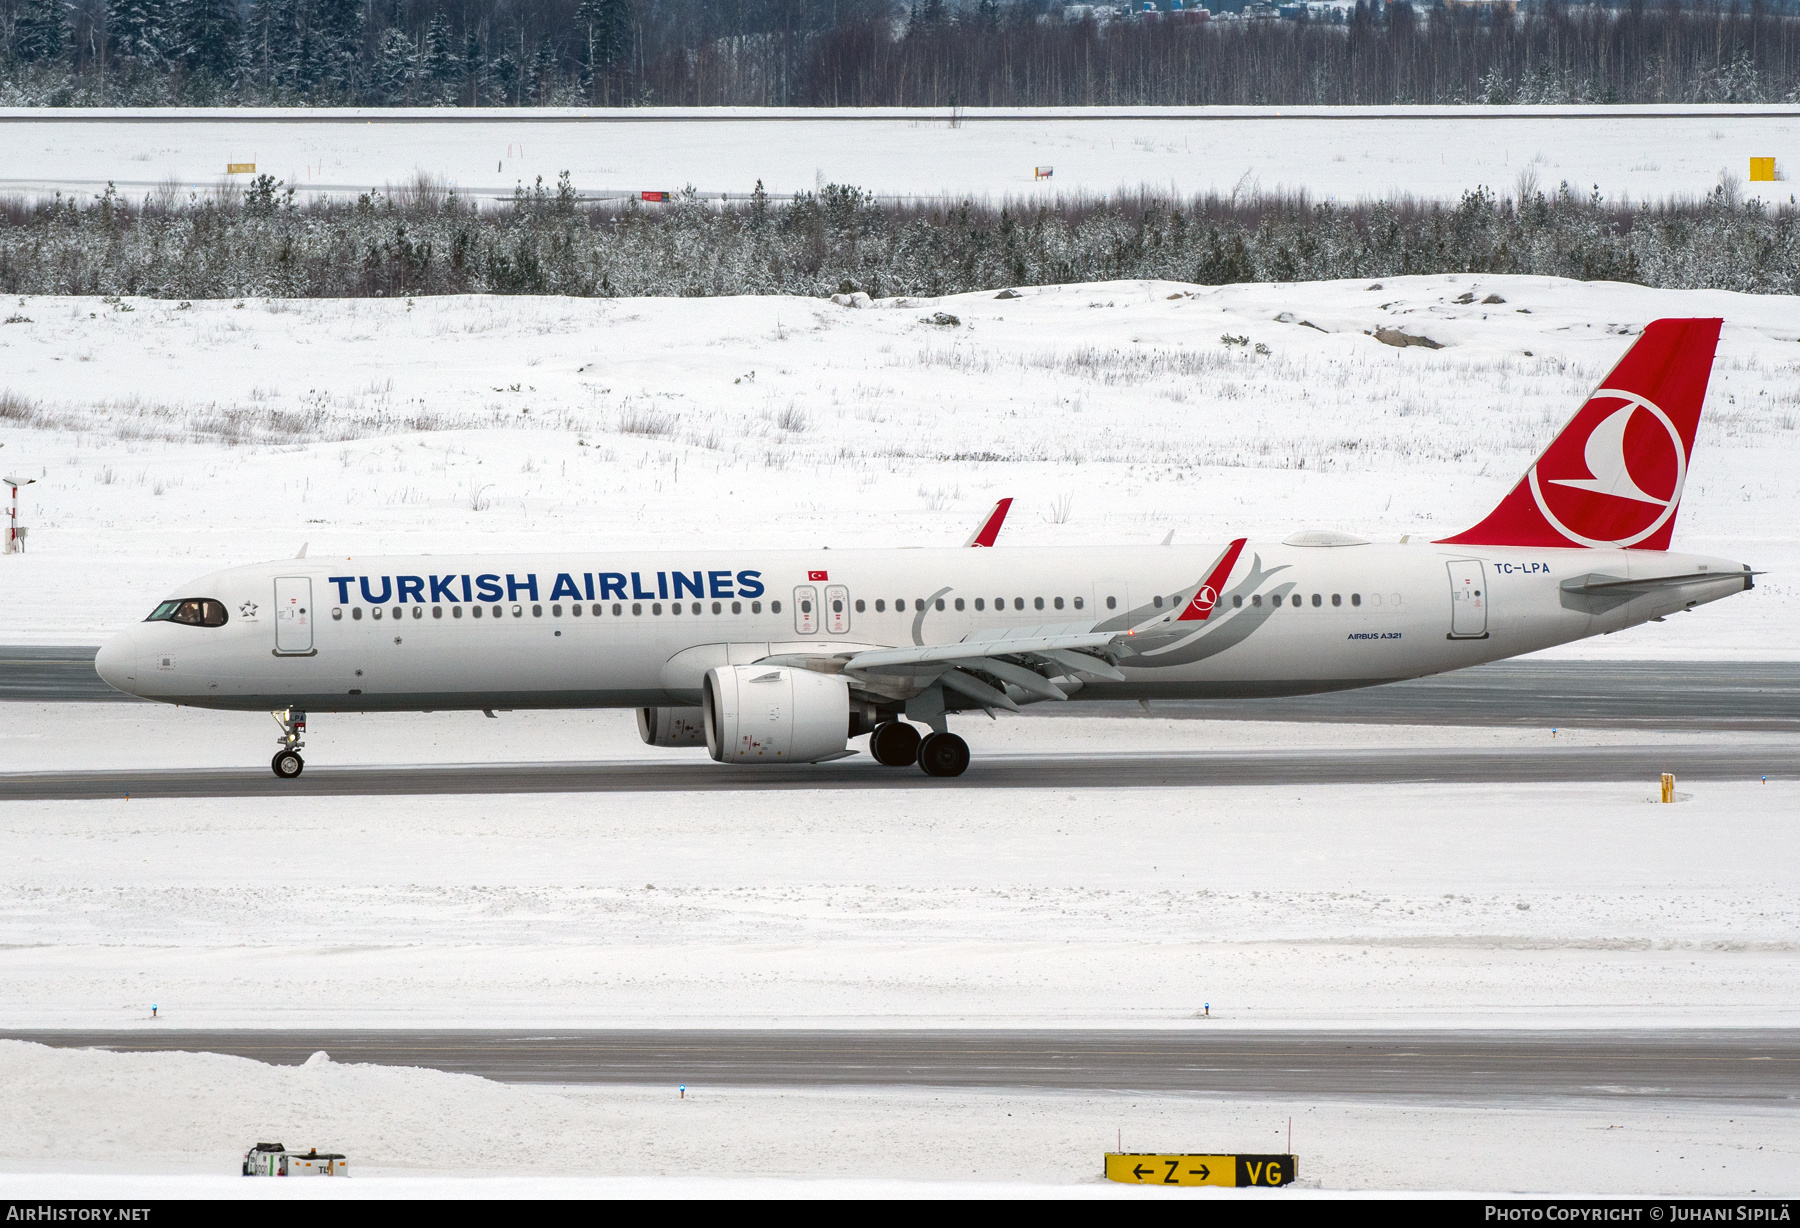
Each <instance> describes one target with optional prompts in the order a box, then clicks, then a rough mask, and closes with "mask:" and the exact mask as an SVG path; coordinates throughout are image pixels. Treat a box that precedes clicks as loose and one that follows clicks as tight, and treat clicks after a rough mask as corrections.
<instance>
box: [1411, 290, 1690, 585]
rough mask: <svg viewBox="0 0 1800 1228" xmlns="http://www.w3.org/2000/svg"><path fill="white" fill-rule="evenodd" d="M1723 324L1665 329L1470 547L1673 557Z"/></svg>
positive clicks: (1652, 334)
mask: <svg viewBox="0 0 1800 1228" xmlns="http://www.w3.org/2000/svg"><path fill="white" fill-rule="evenodd" d="M1723 323H1724V321H1722V320H1656V321H1654V322H1653V323H1651V324H1649V325H1648V326H1647V327H1645V329H1644V335H1643V336H1641V337H1639V338H1638V340H1637V343H1636V344H1635V345H1633V346H1632V347H1631V349H1630V350H1628V351H1626V354H1625V357H1624V358H1622V359H1620V360H1619V365H1618V366H1616V367H1614V368H1613V369H1612V373H1611V374H1610V375H1608V376H1607V377H1606V378H1605V379H1604V380H1602V381H1601V383H1600V387H1599V388H1598V389H1597V390H1596V391H1595V392H1594V393H1593V395H1592V396H1590V397H1589V398H1588V400H1587V404H1585V405H1583V406H1582V407H1581V409H1580V411H1579V412H1577V413H1576V415H1575V416H1574V417H1573V418H1571V419H1570V420H1569V424H1568V425H1567V426H1565V427H1564V428H1563V430H1562V434H1560V435H1558V436H1557V437H1556V438H1555V440H1553V441H1552V442H1551V444H1550V446H1549V447H1548V448H1546V449H1544V454H1543V455H1542V456H1540V457H1538V458H1537V460H1536V462H1534V463H1533V464H1532V466H1531V468H1530V469H1529V470H1527V471H1526V473H1525V476H1524V477H1523V478H1521V479H1520V481H1519V484H1518V485H1517V486H1515V487H1513V489H1512V493H1511V494H1509V495H1507V496H1506V498H1504V499H1502V500H1501V501H1500V506H1498V507H1496V508H1495V509H1494V510H1493V511H1492V512H1490V513H1488V516H1487V519H1485V520H1483V521H1482V522H1481V523H1480V524H1478V525H1476V526H1475V527H1474V528H1472V529H1469V530H1467V531H1465V532H1462V533H1458V534H1457V535H1456V536H1455V537H1446V538H1444V539H1443V542H1444V543H1445V544H1453V545H1466V546H1563V547H1567V546H1589V547H1594V548H1598V549H1608V550H1612V549H1622V548H1623V549H1634V550H1667V549H1668V548H1669V538H1670V536H1671V535H1672V534H1673V533H1674V531H1675V513H1676V510H1677V509H1678V508H1679V507H1680V506H1681V488H1682V485H1683V484H1684V483H1685V482H1686V481H1687V467H1688V457H1689V456H1691V455H1692V454H1693V449H1694V431H1695V429H1696V428H1697V427H1698V426H1699V425H1700V407H1701V404H1702V403H1703V402H1704V401H1705V400H1706V381H1707V378H1708V377H1709V376H1710V375H1711V373H1712V362H1713V351H1714V350H1715V349H1716V348H1717V346H1718V344H1719V328H1720V326H1721V325H1722V324H1723Z"/></svg>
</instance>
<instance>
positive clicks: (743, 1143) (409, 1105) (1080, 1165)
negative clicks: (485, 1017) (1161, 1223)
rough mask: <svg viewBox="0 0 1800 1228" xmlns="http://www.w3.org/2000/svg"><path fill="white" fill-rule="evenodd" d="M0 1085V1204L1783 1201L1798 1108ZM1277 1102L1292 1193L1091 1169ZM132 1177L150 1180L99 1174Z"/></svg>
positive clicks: (64, 1079)
mask: <svg viewBox="0 0 1800 1228" xmlns="http://www.w3.org/2000/svg"><path fill="white" fill-rule="evenodd" d="M0 1084H3V1085H4V1086H5V1087H6V1088H7V1091H8V1097H7V1100H8V1111H7V1113H6V1114H5V1115H4V1116H3V1117H0V1199H14V1198H16V1199H37V1198H121V1199H131V1198H139V1199H142V1198H156V1197H162V1198H194V1197H214V1198H218V1197H227V1198H245V1197H270V1198H275V1197H280V1198H344V1197H361V1198H369V1197H377V1198H397V1197H456V1198H515V1197H563V1198H567V1197H630V1198H641V1197H688V1198H692V1197H730V1198H794V1197H800V1198H831V1197H846V1196H849V1197H939V1198H942V1197H956V1198H969V1197H977V1198H983V1197H985V1198H1018V1197H1033V1196H1037V1197H1058V1198H1067V1197H1109V1196H1111V1197H1136V1198H1146V1197H1155V1198H1162V1197H1169V1196H1171V1195H1173V1196H1175V1197H1189V1198H1192V1197H1200V1198H1209V1197H1210V1198H1217V1197H1232V1196H1239V1197H1243V1196H1249V1197H1257V1198H1263V1199H1292V1198H1295V1197H1306V1196H1308V1195H1309V1194H1310V1193H1312V1192H1313V1191H1320V1190H1325V1191H1332V1190H1358V1189H1365V1190H1366V1189H1373V1190H1426V1191H1432V1190H1438V1191H1441V1190H1474V1191H1511V1192H1518V1193H1529V1192H1538V1193H1552V1194H1567V1193H1570V1192H1577V1193H1584V1194H1628V1193H1646V1192H1654V1193H1658V1194H1667V1195H1682V1194H1688V1195H1701V1194H1712V1195H1731V1196H1739V1197H1743V1196H1752V1195H1753V1196H1758V1197H1764V1198H1766V1197H1771V1196H1781V1195H1786V1194H1789V1193H1791V1192H1793V1191H1794V1190H1795V1188H1796V1179H1795V1174H1796V1173H1797V1172H1800V1115H1796V1114H1794V1113H1793V1112H1792V1111H1787V1110H1770V1109H1762V1108H1746V1107H1743V1106H1731V1107H1729V1108H1719V1107H1713V1106H1703V1107H1694V1106H1691V1105H1680V1104H1672V1103H1666V1102H1664V1103H1656V1104H1655V1105H1654V1106H1653V1107H1649V1108H1646V1107H1645V1106H1644V1105H1643V1104H1642V1102H1638V1103H1635V1104H1633V1105H1632V1106H1630V1107H1625V1106H1621V1105H1620V1104H1618V1103H1616V1102H1614V1103H1608V1104H1601V1103H1599V1102H1591V1103H1588V1102H1582V1101H1573V1102H1570V1103H1567V1104H1561V1105H1557V1106H1555V1107H1548V1106H1545V1105H1543V1104H1525V1103H1502V1104H1499V1105H1492V1104H1487V1105H1482V1106H1479V1107H1476V1106H1458V1105H1422V1104H1417V1103H1414V1104H1405V1105H1402V1104H1383V1103H1363V1102H1356V1103H1344V1102H1333V1101H1325V1102H1301V1103H1297V1104H1286V1103H1275V1102H1256V1101H1237V1100H1218V1099H1210V1098H1203V1097H1196V1096H1155V1095H1144V1094H1141V1093H1140V1094H1128V1095H1120V1094H1090V1093H1065V1094H1046V1093H1020V1092H1004V1091H992V1092H989V1091H980V1092H968V1091H948V1090H942V1089H916V1090H914V1089H879V1090H860V1089H844V1090H837V1091H814V1092H795V1091H772V1090H757V1089H744V1088H711V1087H697V1086H690V1087H689V1089H688V1097H687V1099H685V1100H683V1099H678V1098H677V1097H676V1093H675V1089H674V1088H672V1087H660V1088H635V1087H605V1088H581V1089H558V1088H541V1087H514V1086H507V1085H504V1084H498V1083H492V1082H489V1081H487V1080H484V1079H479V1078H475V1077H473V1076H469V1075H454V1074H444V1073H441V1072H438V1071H432V1070H415V1069H398V1068H392V1067H379V1066H361V1065H342V1064H338V1063H334V1062H331V1061H330V1060H329V1059H328V1058H326V1057H315V1058H314V1059H313V1060H312V1061H311V1062H309V1063H307V1064H306V1065H303V1066H285V1067H278V1066H267V1065H263V1064H262V1063H259V1062H253V1061H249V1060H247V1059H244V1058H235V1057H224V1056H220V1055H217V1054H186V1053H156V1054H118V1053H100V1052H82V1051H71V1050H57V1049H48V1048H45V1047H43V1046H40V1045H32V1044H23V1043H20V1042H16V1041H0ZM1290 1116H1291V1117H1292V1119H1293V1148H1294V1151H1295V1153H1296V1154H1297V1155H1298V1156H1299V1157H1300V1163H1299V1169H1300V1178H1299V1181H1298V1182H1297V1185H1296V1187H1292V1188H1290V1189H1288V1190H1283V1191H1242V1192H1238V1191H1230V1190H1188V1191H1179V1192H1176V1191H1162V1190H1145V1189H1142V1188H1137V1187H1128V1186H1121V1185H1117V1184H1114V1183H1110V1182H1106V1181H1104V1180H1102V1179H1101V1178H1100V1177H1099V1175H1098V1174H1099V1169H1100V1165H1101V1162H1102V1161H1101V1157H1102V1155H1103V1153H1105V1152H1107V1151H1111V1150H1114V1149H1115V1148H1116V1146H1117V1140H1118V1139H1119V1138H1120V1137H1123V1139H1124V1143H1125V1146H1126V1148H1127V1149H1128V1150H1132V1151H1156V1150H1169V1151H1187V1152H1192V1151H1195V1150H1200V1149H1207V1150H1226V1149H1229V1150H1235V1151H1245V1152H1272V1151H1275V1152H1278V1151H1286V1150H1287V1145H1288V1134H1287V1129H1288V1119H1289V1118H1290ZM260 1140H268V1141H280V1142H284V1143H286V1144H288V1145H289V1146H291V1147H301V1148H305V1147H308V1146H317V1147H318V1148H319V1149H320V1150H321V1151H324V1150H333V1151H341V1152H343V1153H345V1154H347V1155H348V1156H349V1157H350V1159H351V1165H352V1168H351V1172H352V1174H353V1175H352V1178H351V1179H350V1180H349V1181H343V1182H337V1181H318V1182H291V1181H263V1182H246V1181H244V1180H243V1179H242V1178H241V1177H238V1176H236V1175H235V1174H236V1173H237V1171H238V1162H239V1160H240V1159H241V1158H242V1156H243V1153H244V1151H245V1149H246V1148H248V1147H249V1145H250V1144H251V1143H252V1142H256V1141H260ZM425 1140H429V1141H430V1145H429V1146H423V1145H421V1144H422V1143H424V1142H425ZM577 1141H579V1145H577ZM74 1157H79V1162H72V1159H73V1158H74ZM434 1170H435V1171H434ZM130 1172H136V1173H154V1174H155V1175H154V1176H125V1175H120V1174H122V1173H130ZM747 1173H755V1174H759V1175H758V1176H757V1177H745V1176H740V1175H738V1174H747ZM501 1174H505V1176H501Z"/></svg>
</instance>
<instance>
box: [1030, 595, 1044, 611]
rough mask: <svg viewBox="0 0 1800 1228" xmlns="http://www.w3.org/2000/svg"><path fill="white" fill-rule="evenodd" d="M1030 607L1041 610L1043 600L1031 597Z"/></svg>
mask: <svg viewBox="0 0 1800 1228" xmlns="http://www.w3.org/2000/svg"><path fill="white" fill-rule="evenodd" d="M1031 606H1032V608H1033V609H1036V610H1041V609H1043V608H1044V599H1043V598H1042V597H1033V598H1032V599H1031Z"/></svg>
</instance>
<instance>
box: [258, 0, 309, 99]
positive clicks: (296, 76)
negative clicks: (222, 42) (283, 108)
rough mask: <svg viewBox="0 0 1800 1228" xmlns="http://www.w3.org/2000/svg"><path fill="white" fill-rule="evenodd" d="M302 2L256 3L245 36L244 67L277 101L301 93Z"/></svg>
mask: <svg viewBox="0 0 1800 1228" xmlns="http://www.w3.org/2000/svg"><path fill="white" fill-rule="evenodd" d="M300 5H301V0H256V5H255V7H254V8H252V9H251V10H250V20H249V22H248V23H246V28H245V35H244V63H245V65H246V67H247V69H248V71H249V73H250V74H251V76H252V77H253V78H254V79H255V80H256V81H257V82H259V83H260V84H261V85H262V87H263V88H264V89H266V90H268V91H270V92H271V93H272V94H274V95H275V97H276V98H282V99H291V98H294V97H297V96H298V95H299V94H300V92H301V85H300V83H301V77H302V52H301V32H300V29H301V10H300Z"/></svg>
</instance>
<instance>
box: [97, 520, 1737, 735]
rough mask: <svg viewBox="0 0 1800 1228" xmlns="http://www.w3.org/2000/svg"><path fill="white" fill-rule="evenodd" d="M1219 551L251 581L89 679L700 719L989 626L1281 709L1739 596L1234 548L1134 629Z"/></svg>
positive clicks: (1578, 556)
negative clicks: (1094, 647)
mask: <svg viewBox="0 0 1800 1228" xmlns="http://www.w3.org/2000/svg"><path fill="white" fill-rule="evenodd" d="M1222 553H1223V547H1222V546H1219V545H1210V546H1193V547H1188V546H1154V547H1125V548H1117V547H1106V548H1100V547H1092V548H1079V549H990V550H967V549H907V550H892V549H885V550H808V551H793V550H755V549H749V550H693V551H688V550H681V549H669V550H658V551H655V552H648V553H638V554H605V553H596V554H527V555H501V556H496V555H468V556H456V555H437V556H413V557H407V556H370V557H352V558H343V557H339V558H337V559H335V560H330V561H321V560H318V559H304V560H293V561H288V562H278V563H262V564H256V565H253V566H247V567H238V568H232V569H230V570H226V571H221V572H216V573H214V574H213V575H210V576H207V577H205V578H203V579H201V580H198V581H195V582H194V583H192V584H189V585H185V586H183V587H182V588H181V589H180V590H179V591H177V592H175V593H172V594H170V596H171V597H172V598H207V599H213V600H216V601H218V602H221V603H223V605H224V607H225V610H226V611H227V613H228V619H227V621H226V622H225V624H224V625H223V626H216V627H203V626H189V625H182V624H180V623H175V622H167V621H163V622H145V623H141V624H138V625H137V626H135V627H133V628H132V629H130V630H128V631H126V632H124V633H123V634H122V635H120V636H119V637H117V638H116V639H114V640H113V641H112V642H111V643H109V644H107V645H106V646H105V647H104V648H103V649H102V651H101V654H100V656H99V658H98V660H97V665H98V668H99V670H100V672H101V674H102V676H103V677H104V678H105V679H106V680H107V681H108V682H109V683H111V684H112V685H114V686H116V687H118V688H119V689H121V690H125V691H129V692H131V693H133V694H137V695H140V696H144V697H146V698H150V699H157V700H163V701H166V702H169V703H176V704H191V705H196V706H203V707H210V708H235V709H265V710H268V709H283V708H294V709H310V710H314V711H370V710H386V711H393V710H434V709H440V708H532V707H536V708H570V707H646V706H657V705H675V706H679V705H693V704H696V703H698V702H699V694H700V686H701V680H702V678H703V677H704V676H705V674H706V671H707V670H709V669H711V668H713V667H716V666H722V665H727V664H750V663H753V662H756V661H759V660H764V659H767V658H770V657H782V658H789V659H806V660H810V661H821V660H823V661H829V660H830V659H832V658H834V657H842V656H845V655H848V654H851V653H853V652H855V651H858V650H862V649H870V648H877V647H898V646H909V645H940V644H952V643H957V642H960V641H962V640H963V639H965V638H967V637H969V636H971V635H978V634H980V633H982V632H988V633H990V634H992V633H993V632H995V631H997V630H999V629H1017V628H1030V627H1040V626H1041V627H1050V628H1055V629H1056V630H1057V631H1059V632H1070V631H1089V630H1123V629H1129V628H1139V629H1140V634H1144V633H1145V629H1146V628H1147V629H1148V631H1149V634H1148V635H1147V637H1146V639H1145V640H1144V641H1143V642H1144V643H1146V644H1148V643H1154V644H1156V645H1157V646H1156V647H1155V648H1154V649H1152V650H1151V651H1148V652H1146V653H1144V654H1142V655H1128V656H1126V657H1125V658H1124V659H1121V660H1119V661H1118V662H1117V666H1118V669H1119V671H1121V672H1122V673H1123V674H1124V680H1123V681H1113V680H1106V679H1089V680H1087V681H1086V683H1085V685H1082V686H1081V687H1080V689H1079V691H1078V695H1079V697H1080V698H1083V699H1139V698H1150V699H1158V698H1215V697H1242V696H1269V695H1293V694H1303V693H1306V692H1314V691H1327V690H1338V689H1344V688H1350V687H1358V686H1369V685H1373V684H1377V683H1383V682H1391V681H1395V680H1397V679H1403V678H1415V677H1420V676H1422V675H1426V674H1435V673H1441V672H1443V671H1445V670H1451V669H1458V668H1462V667H1464V666H1469V665H1476V664H1480V663H1482V662H1486V661H1494V660H1499V659H1501V658H1505V657H1512V656H1516V655H1518V654H1520V653H1526V652H1532V651H1535V650H1537V649H1541V648H1547V647H1550V646H1552V645H1556V644H1563V643H1567V642H1569V641H1571V640H1578V639H1581V638H1583V637H1585V636H1590V635H1597V634H1601V633H1606V632H1613V631H1618V630H1621V629H1622V628H1625V627H1628V626H1632V625H1634V624H1637V623H1640V622H1644V621H1646V620H1649V619H1652V618H1659V617H1661V616H1663V615H1666V614H1669V613H1673V612H1676V611H1679V610H1685V609H1689V608H1692V607H1693V606H1696V605H1700V604H1704V603H1706V602H1710V601H1715V600H1717V599H1719V598H1721V597H1725V596H1728V595H1730V594H1732V593H1736V592H1740V591H1743V590H1744V589H1746V588H1749V587H1750V586H1751V580H1750V578H1749V575H1748V573H1747V569H1746V568H1744V567H1743V565H1741V564H1739V563H1736V562H1731V561H1728V560H1723V559H1714V558H1703V557H1699V556H1694V555H1678V554H1670V553H1664V552H1660V551H1658V552H1651V551H1630V550H1623V551H1610V550H1588V549H1519V548H1506V549H1500V548H1477V549H1468V548H1459V547H1448V546H1441V545H1434V544H1426V543H1420V544H1410V545H1405V544H1403V545H1368V544H1363V545H1342V546H1330V547H1316V546H1291V545H1284V544H1262V545H1258V544H1255V543H1252V544H1250V545H1248V546H1246V547H1245V548H1244V550H1243V552H1242V555H1241V558H1240V559H1239V560H1238V562H1237V564H1236V566H1235V568H1234V569H1233V570H1232V572H1231V575H1230V578H1229V580H1228V581H1227V582H1226V583H1224V584H1222V585H1221V589H1222V591H1221V593H1220V596H1219V600H1218V604H1217V606H1216V607H1215V608H1214V609H1213V611H1212V613H1211V615H1210V616H1209V617H1208V619H1206V620H1205V621H1204V622H1195V623H1192V624H1190V625H1191V626H1192V627H1193V632H1192V633H1191V634H1186V633H1185V632H1184V633H1183V634H1181V635H1176V634H1173V633H1174V632H1176V631H1182V630H1183V629H1182V628H1180V627H1174V626H1170V627H1161V626H1156V625H1153V624H1161V623H1162V622H1163V620H1165V619H1168V620H1174V619H1175V618H1176V617H1177V616H1178V615H1179V614H1180V612H1181V610H1182V608H1183V605H1184V604H1185V601H1186V599H1187V597H1188V596H1190V595H1192V594H1193V592H1194V591H1195V589H1196V587H1197V586H1198V585H1199V584H1200V583H1201V581H1202V579H1203V578H1204V577H1206V576H1207V575H1208V574H1209V569H1210V568H1212V567H1213V566H1214V565H1215V564H1216V563H1217V561H1218V560H1219V558H1220V557H1221V555H1222ZM677 575H679V576H680V577H681V578H680V580H679V581H677V580H676V579H675V577H676V576H677ZM1669 576H1688V577H1699V578H1697V579H1687V580H1683V581H1682V582H1680V583H1679V584H1673V585H1663V586H1650V587H1648V588H1645V589H1642V590H1639V589H1632V588H1623V589H1617V590H1608V591H1607V592H1606V593H1605V594H1603V595H1601V596H1594V595H1592V594H1583V593H1571V592H1570V591H1569V589H1568V587H1567V585H1568V584H1569V583H1573V584H1575V585H1577V586H1579V585H1580V584H1582V583H1583V582H1584V581H1583V578H1584V577H1599V578H1600V579H1601V581H1602V582H1616V581H1618V580H1632V581H1635V580H1640V579H1655V578H1657V577H1669ZM819 577H822V578H819ZM1453 593H1454V594H1455V596H1453ZM696 594H698V595H696ZM1296 598H1298V599H1299V604H1298V605H1296V604H1295V599H1296ZM1159 603H1160V604H1159ZM1277 603H1279V604H1277ZM834 605H835V606H837V607H838V608H833V607H834ZM900 607H903V608H900ZM477 608H479V610H480V615H479V617H477V616H476V609H477ZM1133 642H1137V641H1133ZM1065 689H1068V688H1066V687H1065ZM895 698H897V699H899V700H900V701H901V702H903V701H904V696H903V695H898V696H895ZM961 706H963V707H972V706H975V705H973V704H969V703H964V704H962V705H961Z"/></svg>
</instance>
